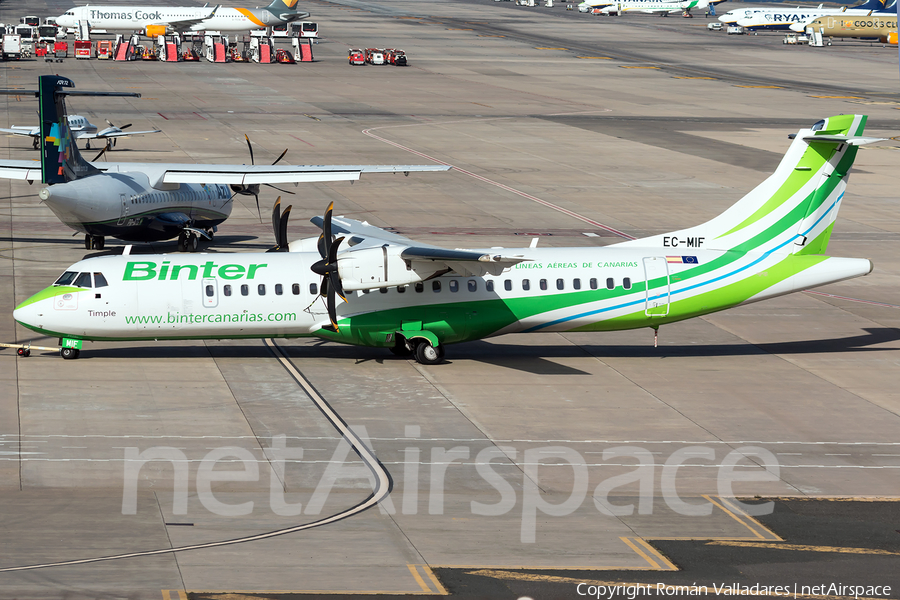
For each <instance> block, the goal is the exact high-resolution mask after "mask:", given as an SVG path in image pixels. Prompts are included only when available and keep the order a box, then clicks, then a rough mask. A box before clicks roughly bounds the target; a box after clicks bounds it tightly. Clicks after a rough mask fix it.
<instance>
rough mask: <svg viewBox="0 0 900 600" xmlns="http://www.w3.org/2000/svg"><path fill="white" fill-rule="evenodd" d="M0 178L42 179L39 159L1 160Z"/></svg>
mask: <svg viewBox="0 0 900 600" xmlns="http://www.w3.org/2000/svg"><path fill="white" fill-rule="evenodd" d="M0 179H21V180H23V181H40V180H41V161H39V160H0Z"/></svg>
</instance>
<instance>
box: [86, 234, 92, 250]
mask: <svg viewBox="0 0 900 600" xmlns="http://www.w3.org/2000/svg"><path fill="white" fill-rule="evenodd" d="M84 249H85V250H90V249H91V236H89V235H86V236H84Z"/></svg>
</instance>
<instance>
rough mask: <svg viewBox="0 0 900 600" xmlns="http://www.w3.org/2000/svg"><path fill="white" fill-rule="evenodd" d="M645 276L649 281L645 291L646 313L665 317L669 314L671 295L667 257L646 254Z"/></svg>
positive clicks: (649, 315) (651, 315) (650, 315)
mask: <svg viewBox="0 0 900 600" xmlns="http://www.w3.org/2000/svg"><path fill="white" fill-rule="evenodd" d="M644 277H645V280H646V282H647V284H646V289H645V292H644V298H645V304H644V314H645V315H647V316H648V317H665V316H666V315H668V314H669V297H670V295H671V281H670V279H669V263H668V261H667V260H666V257H665V256H645V257H644Z"/></svg>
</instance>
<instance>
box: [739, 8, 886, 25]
mask: <svg viewBox="0 0 900 600" xmlns="http://www.w3.org/2000/svg"><path fill="white" fill-rule="evenodd" d="M895 1H896V0H895ZM894 3H895V2H892V3H890V4H888V0H867V1H866V2H864V3H863V4H860V5H858V6H854V7H853V8H847V7H846V6H845V7H843V8H840V9H838V8H822V5H821V4H820V5H819V7H818V8H800V7H797V8H784V7H779V8H757V9H754V12H752V13H750V14H747V15H745V16H744V17H742V18H739V19H738V20H737V21H736V22H735V24H736V25H738V26H740V27H743V28H744V29H745V30H747V31H758V30H776V31H779V30H787V29H790V28H791V26H792V25H794V24H795V23H800V22H803V21H806V20H811V19H815V18H818V17H824V16H829V15H832V16H834V15H846V16H850V15H872V14H873V12H874V13H876V14H877V13H878V12H884V11H888V10H891V9H892V7H893V6H894ZM895 16H896V15H895Z"/></svg>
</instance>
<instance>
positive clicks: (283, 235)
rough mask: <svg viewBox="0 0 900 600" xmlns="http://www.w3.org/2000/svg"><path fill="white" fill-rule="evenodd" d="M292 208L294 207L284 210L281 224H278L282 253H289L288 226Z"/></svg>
mask: <svg viewBox="0 0 900 600" xmlns="http://www.w3.org/2000/svg"><path fill="white" fill-rule="evenodd" d="M291 208H293V207H292V206H288V207H287V208H286V209H284V212H283V213H281V223H279V224H278V225H279V227H278V247H279V248H280V249H281V251H282V252H287V251H288V239H287V226H288V218H289V217H290V216H291Z"/></svg>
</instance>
